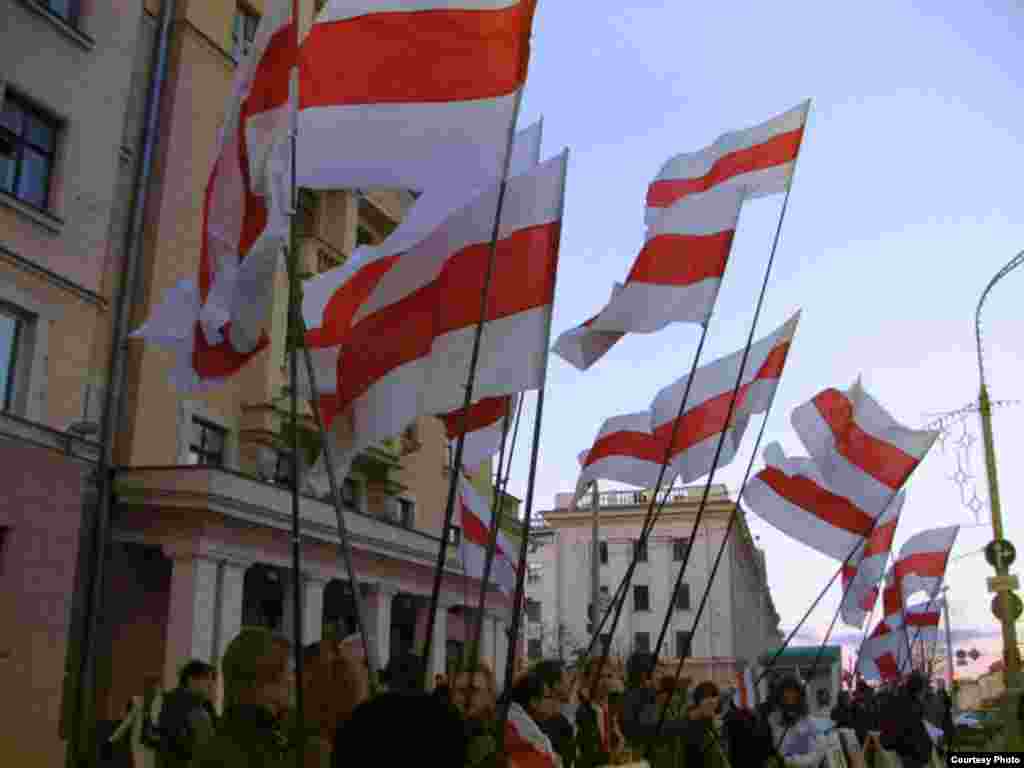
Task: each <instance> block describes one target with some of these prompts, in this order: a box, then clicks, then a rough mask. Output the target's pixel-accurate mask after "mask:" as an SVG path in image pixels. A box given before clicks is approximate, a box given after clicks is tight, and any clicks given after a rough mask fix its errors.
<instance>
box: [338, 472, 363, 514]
mask: <svg viewBox="0 0 1024 768" xmlns="http://www.w3.org/2000/svg"><path fill="white" fill-rule="evenodd" d="M341 503H342V505H343V506H344V507H345V508H346V509H351V510H352V511H353V512H356V511H358V510H359V488H358V487H357V486H356V481H355V480H353V479H352V478H351V477H346V478H345V482H343V483H342V484H341Z"/></svg>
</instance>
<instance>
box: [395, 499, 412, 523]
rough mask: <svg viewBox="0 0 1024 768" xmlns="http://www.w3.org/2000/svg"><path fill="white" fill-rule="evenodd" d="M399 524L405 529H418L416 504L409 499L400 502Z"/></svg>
mask: <svg viewBox="0 0 1024 768" xmlns="http://www.w3.org/2000/svg"><path fill="white" fill-rule="evenodd" d="M398 513H399V522H400V523H401V525H402V527H403V528H415V527H416V504H415V502H412V501H409V499H399V500H398Z"/></svg>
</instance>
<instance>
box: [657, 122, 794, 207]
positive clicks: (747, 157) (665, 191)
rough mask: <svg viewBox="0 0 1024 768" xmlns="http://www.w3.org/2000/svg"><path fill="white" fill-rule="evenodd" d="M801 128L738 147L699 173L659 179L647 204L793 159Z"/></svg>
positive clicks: (663, 203) (668, 202)
mask: <svg viewBox="0 0 1024 768" xmlns="http://www.w3.org/2000/svg"><path fill="white" fill-rule="evenodd" d="M803 135H804V129H803V128H802V127H801V128H797V129H796V130H795V131H789V132H787V133H782V134H779V135H778V136H775V137H773V138H771V139H769V140H768V141H766V142H764V143H762V144H755V145H754V146H753V147H748V148H747V149H739V150H737V151H735V152H730V153H729V154H727V155H723V156H722V157H720V158H718V160H716V161H715V164H714V165H712V166H711V170H710V171H708V172H707V173H706V174H704V175H703V176H697V177H695V178H690V179H659V180H658V181H655V182H654V183H653V184H651V186H650V187H648V189H647V205H648V206H649V207H651V208H668V207H669V206H670V205H672V204H673V203H675V202H677V201H679V200H681V199H682V198H684V197H686V196H688V195H693V194H696V193H698V192H706V191H707V190H709V189H711V188H712V187H713V186H715V185H716V184H721V183H722V182H723V181H728V180H729V179H731V178H733V177H735V176H739V175H740V174H743V173H752V172H754V171H763V170H766V169H768V168H772V167H774V166H776V165H782V164H783V163H788V162H790V161H791V160H794V159H796V154H797V152H798V151H799V150H800V141H801V140H802V139H803Z"/></svg>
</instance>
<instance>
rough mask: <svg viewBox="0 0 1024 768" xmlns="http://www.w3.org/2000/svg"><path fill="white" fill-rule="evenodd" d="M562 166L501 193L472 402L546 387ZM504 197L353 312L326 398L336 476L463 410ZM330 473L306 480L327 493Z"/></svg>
mask: <svg viewBox="0 0 1024 768" xmlns="http://www.w3.org/2000/svg"><path fill="white" fill-rule="evenodd" d="M566 163H567V155H566V154H565V153H563V154H562V155H560V156H559V157H556V158H554V159H553V160H550V161H548V162H546V163H544V164H542V165H540V166H538V167H537V168H536V169H535V170H534V171H533V172H531V173H529V174H525V175H522V176H518V177H516V178H514V179H510V180H509V181H508V182H507V183H506V185H505V186H506V191H505V196H504V199H503V204H502V214H501V226H500V229H499V234H498V243H497V251H496V259H495V264H494V271H493V277H492V282H491V286H490V299H489V301H488V306H487V314H486V320H487V325H486V327H485V332H484V336H483V339H482V344H481V349H480V355H479V360H478V367H477V373H476V377H477V378H476V384H475V386H474V400H476V399H484V398H488V397H495V396H500V395H506V394H512V393H514V392H520V391H523V390H525V389H529V388H531V387H536V386H538V385H539V381H540V379H541V376H542V372H543V366H544V363H545V362H546V349H547V344H548V338H547V330H548V322H549V318H550V312H551V303H552V301H553V298H554V279H555V270H556V268H557V262H558V243H559V232H560V223H561V212H562V200H563V190H564V187H565V169H566ZM498 187H499V185H495V186H494V187H492V188H491V189H489V190H488V191H487V192H485V193H484V194H481V195H480V196H479V197H477V198H476V199H475V200H474V201H473V202H472V203H471V204H469V205H467V206H466V207H464V208H462V209H461V210H459V211H456V212H455V213H453V214H452V215H451V216H449V217H448V219H447V220H446V221H445V223H444V224H443V225H442V226H441V227H440V228H438V229H437V230H436V231H435V232H434V233H432V234H431V235H430V236H429V237H427V238H426V239H425V240H423V241H422V242H421V243H420V244H419V245H417V246H416V247H415V248H413V249H412V250H411V251H409V252H407V253H406V254H404V256H403V260H402V261H403V263H402V265H401V266H400V267H399V268H395V269H392V270H390V271H388V272H387V273H385V274H384V275H383V276H382V277H381V279H380V281H379V282H378V284H377V286H376V289H375V290H374V292H373V294H372V295H371V296H370V297H369V299H368V300H367V301H366V302H364V303H363V304H362V306H361V307H360V308H359V309H358V310H357V312H356V313H355V315H354V319H353V325H352V329H351V331H350V332H349V334H348V335H347V337H346V341H345V344H344V346H343V347H342V352H341V356H340V357H339V360H338V367H337V382H338V385H337V392H336V393H335V394H333V395H328V396H325V397H323V398H322V401H323V405H324V413H325V415H326V416H327V421H328V422H330V423H332V434H333V436H334V439H335V446H336V447H337V454H336V462H337V464H338V466H337V469H338V470H339V475H344V474H346V473H347V471H348V467H349V464H350V462H351V460H352V459H354V458H355V456H356V455H357V454H358V453H359V452H360V451H361V450H363V449H365V448H366V447H368V446H370V445H373V444H374V443H375V442H377V441H379V440H383V439H386V438H389V437H391V436H392V435H396V434H398V433H399V432H401V431H402V429H404V428H405V427H406V426H408V425H409V424H411V423H412V422H413V421H414V420H415V419H416V418H418V417H419V416H421V415H426V414H439V413H448V412H450V411H453V410H457V409H459V408H461V407H462V405H463V395H462V394H461V393H462V392H463V391H464V389H463V387H464V386H465V383H466V378H467V374H468V359H469V351H470V349H471V346H472V342H473V333H474V331H475V329H476V324H477V322H478V321H479V319H480V314H479V313H480V300H481V286H482V282H483V272H484V270H486V267H487V260H488V259H489V257H490V251H491V249H490V241H491V237H492V233H493V229H494V217H495V213H496V210H497V202H498V193H499V189H498ZM335 415H337V418H335ZM325 471H326V468H325V467H323V465H322V462H318V465H317V466H316V467H314V470H313V472H312V474H311V478H310V479H311V481H312V482H313V483H315V484H316V483H320V485H321V487H323V486H322V480H323V474H324V472H325Z"/></svg>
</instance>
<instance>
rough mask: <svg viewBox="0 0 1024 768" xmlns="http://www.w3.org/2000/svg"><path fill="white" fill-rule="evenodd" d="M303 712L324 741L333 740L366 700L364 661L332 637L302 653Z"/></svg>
mask: <svg viewBox="0 0 1024 768" xmlns="http://www.w3.org/2000/svg"><path fill="white" fill-rule="evenodd" d="M302 662H303V676H302V687H303V697H304V701H303V704H304V709H305V712H306V717H307V718H308V720H309V722H310V724H313V725H315V726H316V727H317V729H318V730H319V731H320V734H321V736H323V738H325V739H328V740H330V739H333V738H334V734H335V731H336V730H337V728H338V726H339V725H340V724H342V723H344V722H345V721H346V720H348V718H349V717H351V716H352V712H353V711H354V710H355V708H356V707H357V706H359V705H360V704H361V703H362V702H364V701H365V700H366V699H368V698H369V696H370V681H369V676H368V674H367V671H366V665H365V661H364V659H362V658H360V654H358V653H357V652H356V650H355V649H354V648H353V647H352V646H351V645H350V644H346V643H344V642H339V641H337V640H335V639H334V638H332V637H328V638H326V639H324V640H321V641H320V642H318V643H313V644H312V645H308V646H306V648H305V649H304V650H303V656H302Z"/></svg>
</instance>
